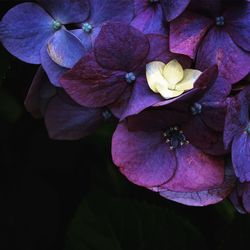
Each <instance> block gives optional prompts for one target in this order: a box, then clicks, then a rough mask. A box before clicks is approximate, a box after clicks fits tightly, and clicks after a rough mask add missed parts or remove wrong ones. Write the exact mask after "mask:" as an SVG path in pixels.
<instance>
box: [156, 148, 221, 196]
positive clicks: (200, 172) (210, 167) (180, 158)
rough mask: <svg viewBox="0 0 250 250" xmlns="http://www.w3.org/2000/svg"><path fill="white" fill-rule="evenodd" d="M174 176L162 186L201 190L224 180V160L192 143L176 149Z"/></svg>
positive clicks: (172, 189)
mask: <svg viewBox="0 0 250 250" xmlns="http://www.w3.org/2000/svg"><path fill="white" fill-rule="evenodd" d="M176 159H177V169H176V172H175V175H174V177H173V178H172V179H171V180H170V181H168V182H166V183H165V184H164V185H162V186H161V187H160V189H168V190H171V191H175V192H199V191H202V190H204V189H209V188H213V187H216V186H219V185H221V184H222V183H223V180H224V160H223V159H222V158H219V157H213V156H209V155H206V154H204V153H203V152H202V151H200V150H198V149H196V148H195V147H193V146H192V145H191V144H189V145H186V146H182V147H180V148H178V149H176Z"/></svg>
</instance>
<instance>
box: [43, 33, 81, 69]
mask: <svg viewBox="0 0 250 250" xmlns="http://www.w3.org/2000/svg"><path fill="white" fill-rule="evenodd" d="M47 48H48V54H49V56H50V57H51V59H52V60H53V61H54V62H55V63H57V64H58V65H60V66H62V67H64V68H72V67H73V66H74V65H75V64H76V63H77V62H78V61H79V60H80V59H81V58H82V57H83V56H84V55H85V53H86V50H85V48H84V46H83V45H82V43H81V41H80V40H79V39H78V38H77V37H76V36H75V35H73V34H72V33H70V32H69V31H67V30H65V29H61V30H60V31H58V32H56V33H55V34H54V35H53V36H52V37H51V38H50V40H49V41H48V47H47Z"/></svg>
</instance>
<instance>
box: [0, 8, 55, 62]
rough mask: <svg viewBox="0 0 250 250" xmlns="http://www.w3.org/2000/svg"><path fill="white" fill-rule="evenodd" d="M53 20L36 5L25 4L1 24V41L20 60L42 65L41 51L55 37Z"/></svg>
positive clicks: (7, 15) (10, 11)
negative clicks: (48, 40)
mask: <svg viewBox="0 0 250 250" xmlns="http://www.w3.org/2000/svg"><path fill="white" fill-rule="evenodd" d="M54 32H55V30H54V29H53V19H52V18H51V17H50V16H49V15H48V14H47V13H46V12H45V11H44V10H43V9H42V8H41V7H40V6H39V5H37V4H36V3H23V4H19V5H17V6H15V7H14V8H12V9H11V10H9V11H8V12H7V14H6V15H5V16H4V17H3V19H2V21H1V22H0V40H1V42H2V43H3V45H4V47H5V48H6V49H7V50H8V51H9V52H10V53H11V54H12V55H14V56H16V57H17V58H19V59H20V60H22V61H24V62H27V63H33V64H40V62H41V61H40V50H41V48H42V47H43V46H44V44H45V43H46V41H47V39H48V38H49V37H50V36H52V35H53V33H54Z"/></svg>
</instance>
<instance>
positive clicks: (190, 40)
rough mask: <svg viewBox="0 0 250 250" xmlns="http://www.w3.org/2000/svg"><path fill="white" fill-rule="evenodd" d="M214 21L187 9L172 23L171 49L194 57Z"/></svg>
mask: <svg viewBox="0 0 250 250" xmlns="http://www.w3.org/2000/svg"><path fill="white" fill-rule="evenodd" d="M211 23H212V21H211V20H210V19H208V18H206V17H204V16H200V15H197V14H195V13H193V12H188V11H186V12H185V13H184V14H183V15H181V16H180V17H178V18H177V19H176V20H174V21H173V22H171V23H170V50H171V51H172V52H174V53H179V54H184V55H187V56H189V57H191V58H192V59H194V58H195V57H196V53H197V49H198V46H199V44H200V42H201V41H202V40H203V38H204V36H205V34H206V32H207V30H208V28H209V27H210V26H211Z"/></svg>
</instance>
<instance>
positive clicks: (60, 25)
mask: <svg viewBox="0 0 250 250" xmlns="http://www.w3.org/2000/svg"><path fill="white" fill-rule="evenodd" d="M61 28H62V24H61V23H60V22H58V21H54V22H53V29H54V30H60V29H61Z"/></svg>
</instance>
